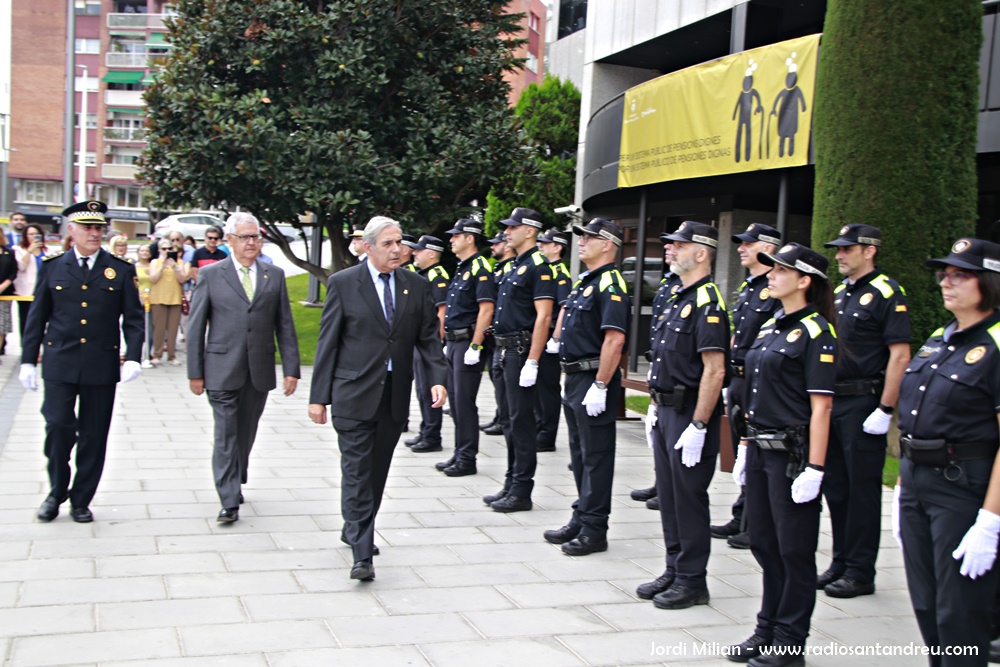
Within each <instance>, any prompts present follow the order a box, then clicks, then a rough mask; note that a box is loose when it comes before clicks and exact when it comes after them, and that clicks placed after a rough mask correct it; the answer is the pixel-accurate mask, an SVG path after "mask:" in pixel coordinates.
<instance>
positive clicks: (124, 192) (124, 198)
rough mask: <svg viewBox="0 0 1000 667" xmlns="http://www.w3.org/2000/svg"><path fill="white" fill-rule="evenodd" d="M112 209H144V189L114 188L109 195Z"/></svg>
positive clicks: (109, 203) (109, 204)
mask: <svg viewBox="0 0 1000 667" xmlns="http://www.w3.org/2000/svg"><path fill="white" fill-rule="evenodd" d="M108 206H109V207H111V208H144V206H143V196H142V188H129V187H121V186H117V187H113V188H110V193H109V194H108Z"/></svg>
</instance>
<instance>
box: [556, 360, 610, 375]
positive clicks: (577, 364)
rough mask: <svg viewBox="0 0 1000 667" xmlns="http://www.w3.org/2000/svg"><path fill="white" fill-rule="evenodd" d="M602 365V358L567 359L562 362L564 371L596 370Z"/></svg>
mask: <svg viewBox="0 0 1000 667" xmlns="http://www.w3.org/2000/svg"><path fill="white" fill-rule="evenodd" d="M600 365H601V358H600V357H594V358H593V359H580V360H579V361H566V362H563V364H562V369H563V372H564V373H582V372H583V371H596V370H597V368H598V367H599V366H600Z"/></svg>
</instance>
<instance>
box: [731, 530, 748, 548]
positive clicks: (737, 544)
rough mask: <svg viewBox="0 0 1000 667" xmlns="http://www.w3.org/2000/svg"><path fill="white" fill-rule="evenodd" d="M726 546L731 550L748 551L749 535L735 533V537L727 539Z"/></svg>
mask: <svg viewBox="0 0 1000 667" xmlns="http://www.w3.org/2000/svg"><path fill="white" fill-rule="evenodd" d="M726 544H728V545H729V546H731V547H732V548H733V549H749V548H750V533H736V534H735V535H732V536H730V537H727V538H726Z"/></svg>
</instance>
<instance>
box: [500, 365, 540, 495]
mask: <svg viewBox="0 0 1000 667" xmlns="http://www.w3.org/2000/svg"><path fill="white" fill-rule="evenodd" d="M504 352H506V355H504ZM496 354H497V356H498V357H503V359H502V361H501V362H500V365H501V367H502V369H503V372H502V373H501V374H500V376H499V377H498V378H497V380H499V382H497V383H496V386H497V393H498V395H499V394H500V393H501V391H502V394H503V400H504V401H505V402H506V405H507V413H508V414H509V419H508V420H507V423H506V424H504V425H503V435H504V440H506V441H507V479H506V480H505V482H504V488H506V489H507V490H508V491H509V492H510V495H512V496H517V497H519V498H531V491H532V489H533V488H534V486H535V467H536V466H537V465H538V445H537V444H536V442H537V436H538V430H537V427H536V425H535V397H536V395H537V392H536V391H535V388H534V387H522V386H521V385H520V378H521V368H522V367H523V366H524V363H525V361H526V360H527V358H528V352H527V350H525V351H524V352H523V353H522V354H518V352H517V350H516V349H514V348H508V349H507V350H497V352H496ZM501 387H502V390H501V389H500V388H501ZM501 414H503V412H502V408H501Z"/></svg>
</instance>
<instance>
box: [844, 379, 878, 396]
mask: <svg viewBox="0 0 1000 667" xmlns="http://www.w3.org/2000/svg"><path fill="white" fill-rule="evenodd" d="M883 385H884V380H883V379H882V378H880V377H878V378H867V379H865V380H844V381H843V382H837V383H836V384H834V385H833V395H834V396H869V395H871V396H879V395H881V394H882V387H883Z"/></svg>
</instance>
